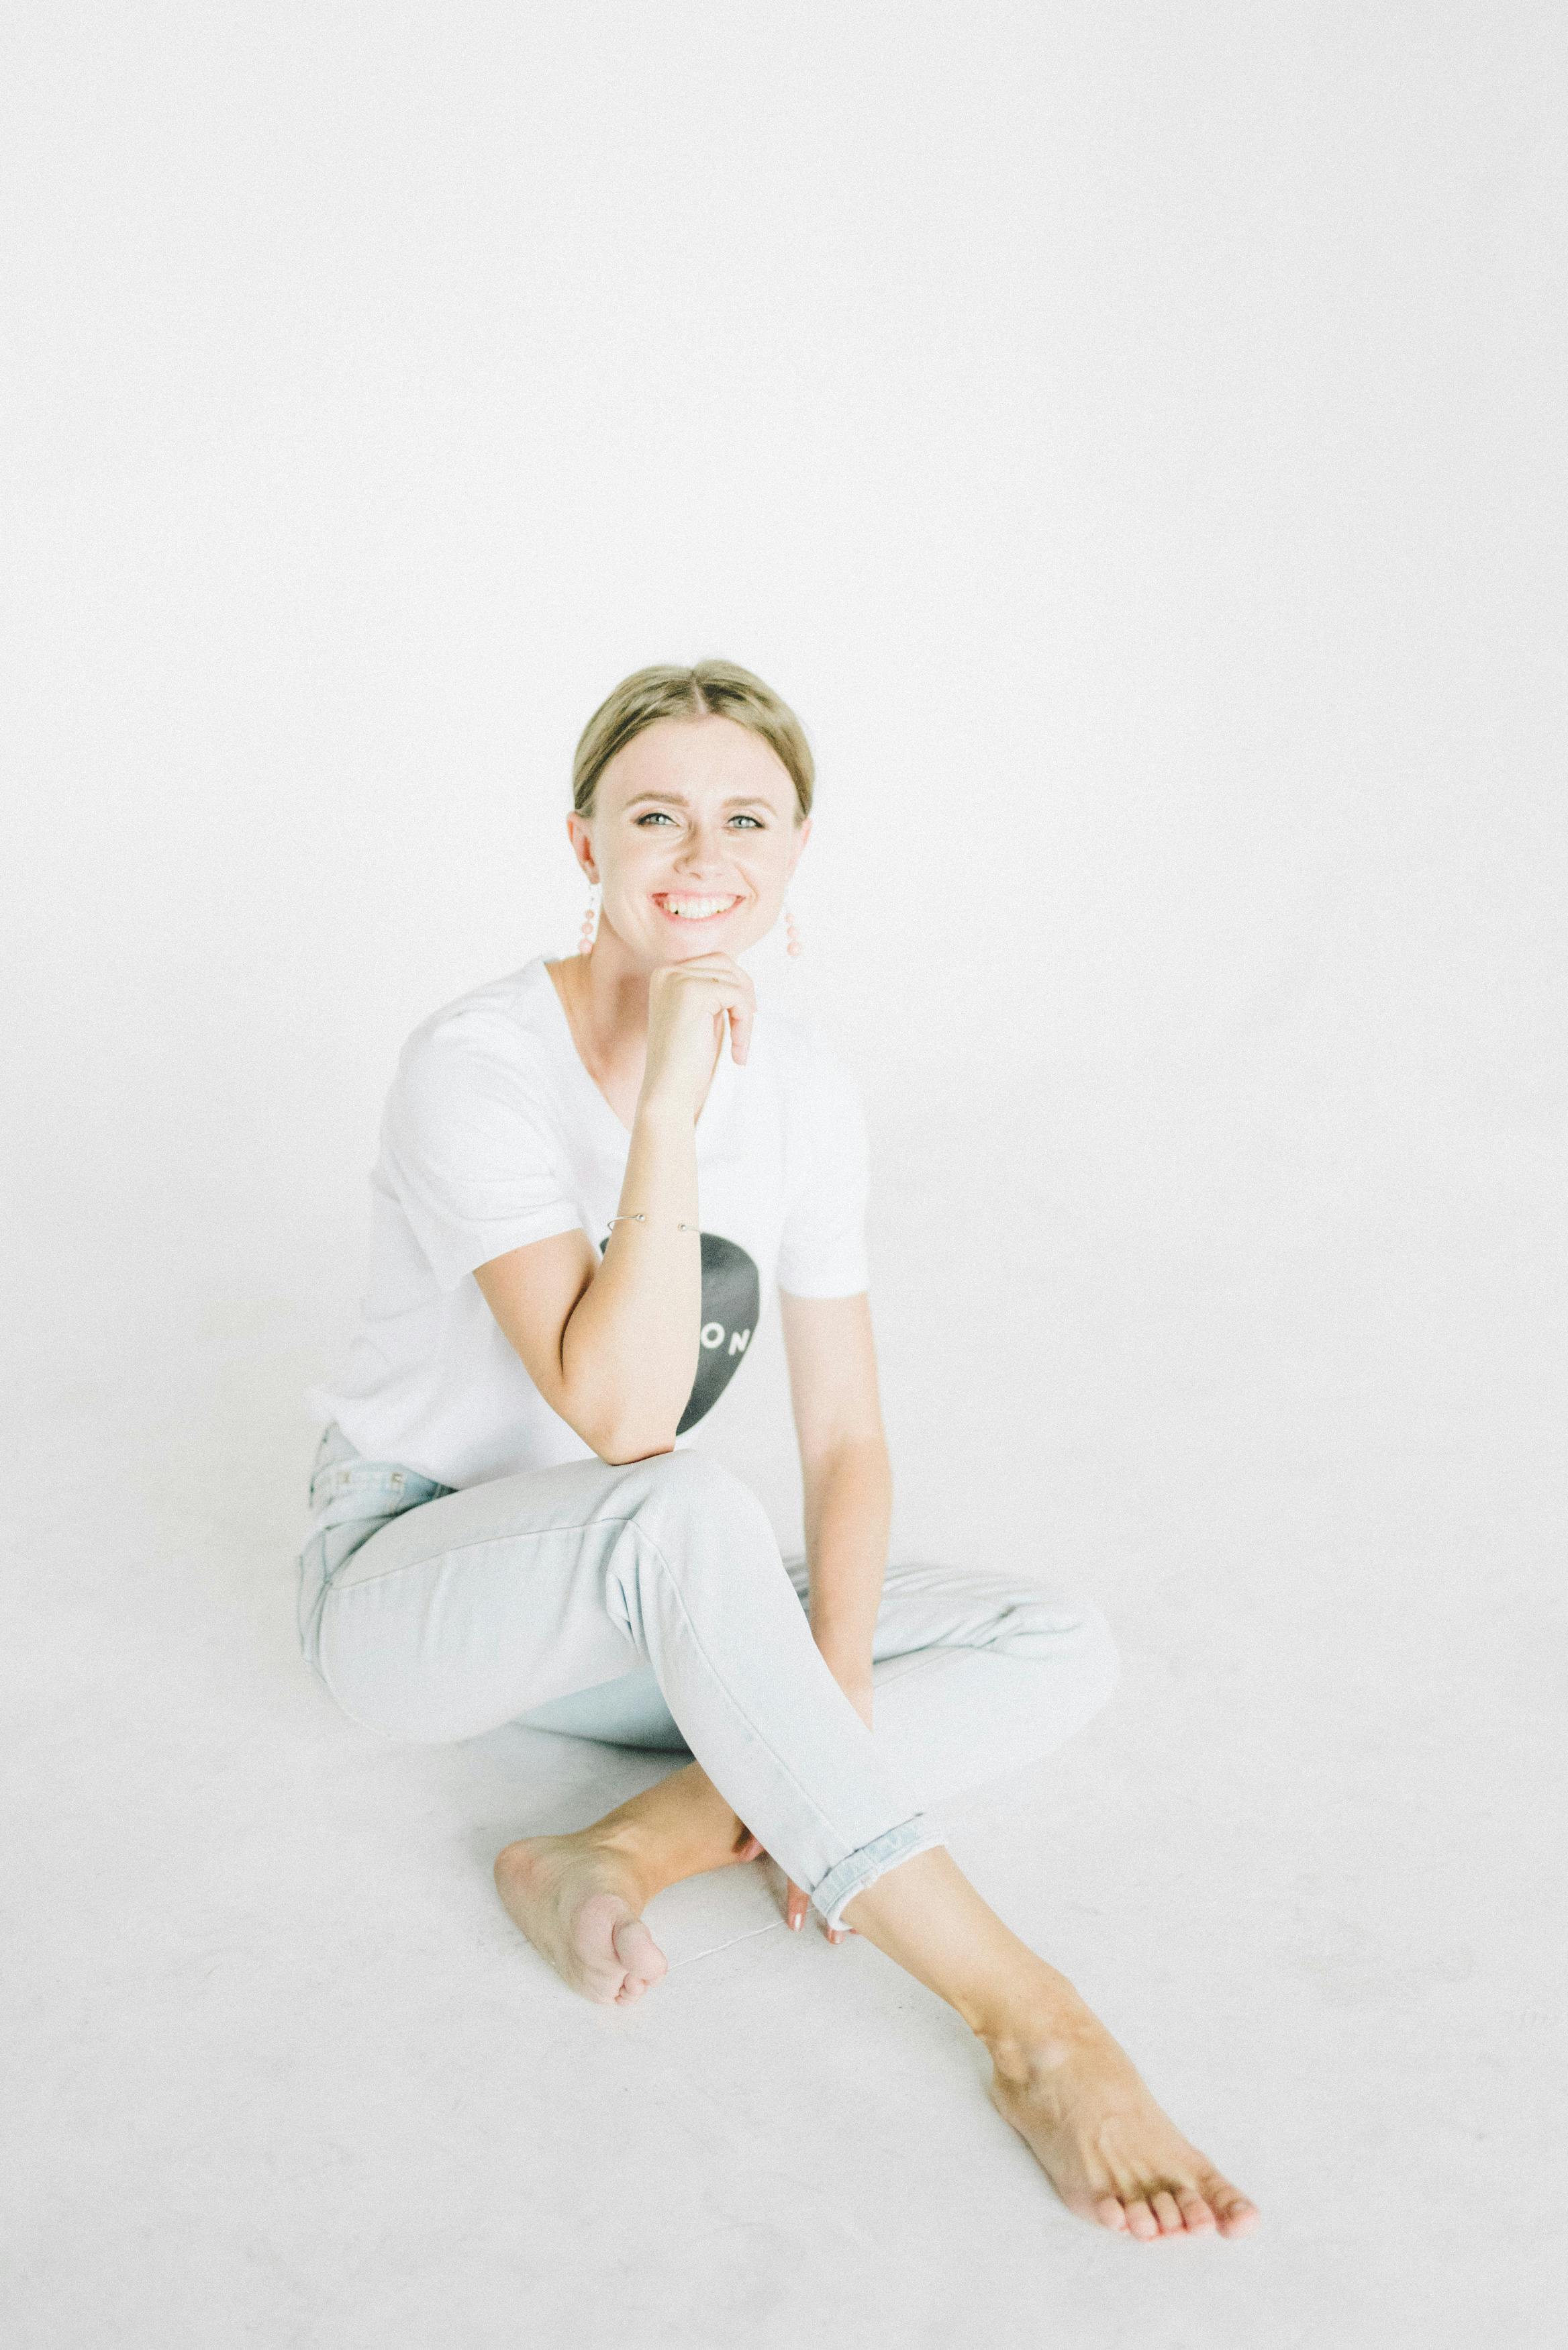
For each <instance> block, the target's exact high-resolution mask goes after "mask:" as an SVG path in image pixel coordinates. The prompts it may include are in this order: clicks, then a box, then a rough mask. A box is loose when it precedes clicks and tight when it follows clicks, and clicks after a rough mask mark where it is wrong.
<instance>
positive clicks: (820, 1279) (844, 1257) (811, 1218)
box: [778, 1054, 870, 1297]
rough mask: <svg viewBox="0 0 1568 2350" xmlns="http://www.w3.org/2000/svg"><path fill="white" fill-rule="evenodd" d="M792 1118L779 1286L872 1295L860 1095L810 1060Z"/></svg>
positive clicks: (825, 1060) (846, 1077)
mask: <svg viewBox="0 0 1568 2350" xmlns="http://www.w3.org/2000/svg"><path fill="white" fill-rule="evenodd" d="M813 1060H814V1066H812V1067H811V1069H810V1074H809V1078H808V1079H807V1080H806V1081H805V1082H803V1083H802V1085H801V1086H800V1087H799V1088H798V1092H797V1095H796V1099H795V1106H794V1117H795V1118H798V1120H799V1122H800V1124H801V1127H802V1128H803V1129H804V1130H803V1131H802V1132H801V1133H800V1134H799V1136H798V1137H796V1138H795V1142H796V1148H795V1149H793V1150H792V1152H791V1157H792V1160H793V1161H794V1186H793V1189H792V1191H791V1195H790V1198H789V1201H788V1203H787V1205H786V1207H785V1211H784V1230H783V1232H782V1234H781V1237H780V1241H779V1255H778V1285H779V1287H780V1288H781V1289H782V1290H784V1291H786V1292H787V1293H788V1295H790V1296H792V1297H852V1296H855V1295H858V1294H859V1292H860V1291H862V1290H864V1289H868V1288H869V1287H870V1275H869V1271H868V1268H867V1255H866V1205H867V1193H868V1191H869V1186H870V1148H869V1143H868V1140H867V1128H866V1112H865V1108H864V1106H863V1104H862V1102H861V1098H860V1091H859V1088H858V1087H857V1085H856V1083H855V1080H854V1078H853V1077H852V1076H850V1074H849V1072H848V1070H847V1069H846V1068H845V1067H844V1066H842V1064H840V1063H839V1062H837V1061H835V1060H833V1059H831V1058H829V1057H828V1056H826V1055H815V1054H814V1055H813Z"/></svg>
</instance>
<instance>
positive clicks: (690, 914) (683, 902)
mask: <svg viewBox="0 0 1568 2350" xmlns="http://www.w3.org/2000/svg"><path fill="white" fill-rule="evenodd" d="M734 903H735V900H734V899H733V898H666V899H664V910H665V912H666V913H667V914H676V915H678V916H679V917H680V920H682V921H683V922H701V921H706V920H708V918H709V917H710V916H711V915H712V914H722V913H724V912H725V911H726V910H728V909H729V908H730V907H731V906H732V905H733V904H734Z"/></svg>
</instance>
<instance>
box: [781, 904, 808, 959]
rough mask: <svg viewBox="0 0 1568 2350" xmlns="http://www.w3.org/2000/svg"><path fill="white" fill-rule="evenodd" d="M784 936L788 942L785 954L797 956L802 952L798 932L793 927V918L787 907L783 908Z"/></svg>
mask: <svg viewBox="0 0 1568 2350" xmlns="http://www.w3.org/2000/svg"><path fill="white" fill-rule="evenodd" d="M784 935H785V937H786V938H787V939H788V941H789V944H788V946H787V947H785V949H784V952H785V954H792V955H797V954H800V953H802V952H803V951H804V950H803V948H802V946H801V942H800V932H799V931H797V930H796V929H795V926H794V915H793V914H792V913H791V912H790V910H789V908H788V907H787V906H786V907H785V908H784Z"/></svg>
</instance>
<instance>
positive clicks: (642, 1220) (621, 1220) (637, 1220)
mask: <svg viewBox="0 0 1568 2350" xmlns="http://www.w3.org/2000/svg"><path fill="white" fill-rule="evenodd" d="M647 1222H648V1218H647V1217H646V1216H644V1215H640V1214H639V1215H635V1216H612V1217H611V1218H610V1224H611V1226H612V1227H613V1226H614V1225H616V1224H646V1223H647ZM675 1229H676V1231H677V1232H700V1229H701V1228H700V1227H699V1226H698V1225H696V1224H677V1225H676V1227H675Z"/></svg>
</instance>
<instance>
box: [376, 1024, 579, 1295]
mask: <svg viewBox="0 0 1568 2350" xmlns="http://www.w3.org/2000/svg"><path fill="white" fill-rule="evenodd" d="M519 1041H523V1040H519ZM381 1172H382V1174H383V1176H384V1177H385V1180H386V1181H387V1183H388V1185H389V1189H390V1190H391V1191H392V1193H393V1195H394V1197H395V1198H396V1199H397V1201H399V1203H400V1206H401V1208H402V1210H403V1212H404V1214H405V1215H406V1216H407V1218H408V1221H409V1225H410V1230H411V1231H412V1232H413V1235H414V1238H415V1240H416V1241H417V1242H418V1243H419V1245H420V1247H421V1249H422V1250H423V1252H424V1253H425V1255H426V1256H427V1257H428V1259H429V1260H430V1263H431V1270H432V1271H433V1272H434V1274H435V1276H436V1279H437V1281H438V1282H439V1283H440V1284H441V1287H442V1289H452V1288H455V1287H456V1285H457V1284H458V1283H459V1282H460V1281H461V1280H462V1278H463V1276H464V1274H470V1273H472V1271H473V1269H474V1267H475V1266H476V1265H481V1264H488V1263H489V1262H490V1260H491V1258H492V1257H497V1256H504V1254H505V1253H506V1252H507V1250H508V1249H514V1248H524V1247H525V1246H526V1245H527V1244H528V1243H529V1242H530V1241H543V1240H548V1239H550V1238H551V1236H552V1235H553V1234H554V1233H556V1232H571V1231H573V1230H574V1229H575V1228H576V1226H578V1225H579V1224H580V1223H581V1222H582V1219H581V1216H580V1215H579V1213H578V1211H577V1208H576V1203H575V1202H574V1201H573V1200H572V1198H571V1196H570V1190H569V1186H568V1185H567V1184H566V1180H564V1173H563V1169H562V1164H561V1153H560V1149H559V1147H558V1145H557V1143H556V1139H555V1138H554V1135H553V1133H552V1131H551V1127H550V1122H549V1119H548V1118H547V1117H546V1116H545V1108H544V1101H543V1098H542V1090H541V1082H540V1076H539V1073H538V1072H537V1071H535V1070H534V1069H532V1068H531V1067H530V1066H529V1064H528V1062H527V1060H526V1058H525V1057H520V1056H519V1054H518V1051H517V1049H516V1047H515V1045H513V1043H512V1040H511V1039H510V1038H507V1037H505V1036H504V1035H497V1034H495V1033H494V1030H493V1024H492V1023H491V1022H490V1021H489V1020H484V1021H479V1020H475V1019H474V1018H473V1017H472V1015H468V1016H464V1015H462V1014H459V1015H457V1016H456V1017H454V1018H451V1019H448V1020H447V1021H445V1022H443V1024H441V1026H439V1027H437V1028H434V1029H430V1028H427V1029H422V1030H417V1031H416V1032H415V1034H414V1035H412V1036H411V1037H410V1039H409V1042H408V1044H407V1045H405V1046H404V1047H403V1052H402V1055H401V1058H400V1061H399V1064H398V1073H397V1076H396V1077H395V1078H394V1080H393V1083H392V1088H391V1091H390V1093H389V1096H388V1097H387V1107H386V1110H385V1113H384V1115H383V1117H382V1120H381Z"/></svg>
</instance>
